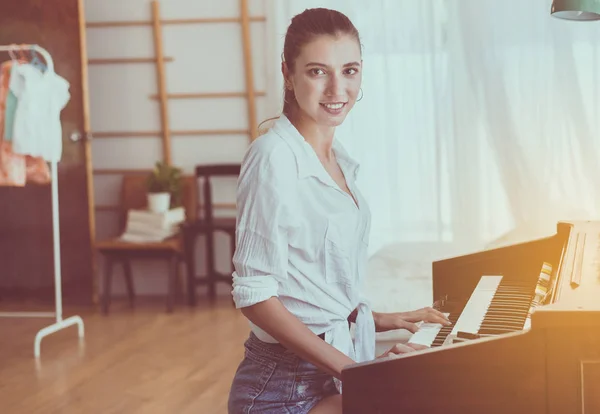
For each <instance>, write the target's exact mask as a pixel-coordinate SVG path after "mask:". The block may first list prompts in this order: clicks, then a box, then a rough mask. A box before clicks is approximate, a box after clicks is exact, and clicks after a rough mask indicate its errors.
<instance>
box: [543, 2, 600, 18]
mask: <svg viewBox="0 0 600 414" xmlns="http://www.w3.org/2000/svg"><path fill="white" fill-rule="evenodd" d="M550 13H551V14H552V16H554V17H558V18H559V19H566V20H580V21H581V20H583V21H585V20H600V0H554V1H553V2H552V9H551V11H550Z"/></svg>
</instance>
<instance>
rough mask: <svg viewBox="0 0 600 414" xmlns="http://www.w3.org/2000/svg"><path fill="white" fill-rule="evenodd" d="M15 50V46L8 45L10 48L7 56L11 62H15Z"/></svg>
mask: <svg viewBox="0 0 600 414" xmlns="http://www.w3.org/2000/svg"><path fill="white" fill-rule="evenodd" d="M15 49H16V45H10V48H9V49H8V56H10V59H11V60H13V61H16V60H17V57H16V56H15V53H14V51H15Z"/></svg>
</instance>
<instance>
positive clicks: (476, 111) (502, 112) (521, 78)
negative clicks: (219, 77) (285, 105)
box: [267, 0, 600, 260]
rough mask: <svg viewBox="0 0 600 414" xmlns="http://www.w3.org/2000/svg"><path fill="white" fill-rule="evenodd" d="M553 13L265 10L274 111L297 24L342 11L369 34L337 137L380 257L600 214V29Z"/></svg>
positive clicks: (460, 249)
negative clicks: (290, 30) (358, 91)
mask: <svg viewBox="0 0 600 414" xmlns="http://www.w3.org/2000/svg"><path fill="white" fill-rule="evenodd" d="M550 3H551V0H527V1H523V0H503V1H497V0H445V1H444V0H370V1H366V0H338V1H334V0H330V1H309V0H274V1H269V2H268V4H269V13H270V15H269V22H270V27H269V31H268V35H267V37H268V39H269V42H270V51H271V53H270V54H269V59H270V62H269V68H270V70H271V72H270V73H269V89H268V98H269V114H270V115H277V114H279V113H280V110H281V104H282V91H283V88H282V85H283V80H282V78H281V74H280V63H281V53H282V51H283V40H284V35H285V30H286V28H287V26H288V24H289V22H290V19H291V17H292V16H293V15H295V14H297V13H299V12H301V11H303V10H304V9H306V8H311V7H328V8H333V9H337V10H340V11H342V12H344V13H345V14H347V15H348V16H349V17H350V19H351V20H352V21H353V22H354V23H355V25H356V26H357V28H358V30H359V32H360V34H361V37H362V39H361V40H362V44H363V47H364V48H363V61H364V69H363V92H364V97H363V99H362V100H361V101H360V102H357V104H356V106H355V107H354V109H353V112H352V113H351V114H350V116H349V117H348V118H347V120H346V122H345V123H344V125H343V126H342V127H340V133H341V137H342V140H343V142H344V144H345V145H346V147H347V148H348V150H349V151H350V152H351V154H352V155H353V156H354V157H355V158H357V159H358V161H359V162H360V163H361V164H362V167H361V172H360V177H359V185H360V187H361V189H362V191H363V192H364V194H365V196H366V197H367V199H368V200H369V205H370V207H371V210H372V214H373V225H372V232H371V253H373V252H376V251H377V250H379V249H381V248H384V247H388V248H393V249H395V251H396V252H397V253H398V255H402V254H405V255H407V256H410V257H411V258H415V257H423V258H424V259H425V260H428V259H431V258H432V256H433V257H439V256H448V255H456V254H461V253H465V252H471V251H476V250H480V249H483V248H485V247H486V246H487V247H489V246H490V244H491V243H494V241H495V243H500V242H503V243H513V242H516V241H520V240H529V239H532V238H537V237H541V236H545V235H549V234H552V233H554V232H555V229H556V223H557V222H558V221H560V220H571V219H597V218H598V217H599V216H600V165H599V162H598V155H597V154H598V151H599V149H600V148H599V147H600V134H599V132H600V119H599V118H600V104H599V102H600V87H599V86H598V80H599V78H600V72H599V71H600V57H599V56H600V42H598V39H600V22H597V23H581V22H567V21H562V20H558V19H556V18H553V17H551V16H550V14H549V11H550ZM597 183H598V184H597Z"/></svg>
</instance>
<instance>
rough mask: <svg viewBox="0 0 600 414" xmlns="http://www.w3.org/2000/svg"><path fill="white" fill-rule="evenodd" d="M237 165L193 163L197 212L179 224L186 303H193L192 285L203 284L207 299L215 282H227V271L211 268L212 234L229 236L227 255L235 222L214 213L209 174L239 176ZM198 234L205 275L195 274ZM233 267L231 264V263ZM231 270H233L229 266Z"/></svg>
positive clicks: (193, 288) (212, 291)
mask: <svg viewBox="0 0 600 414" xmlns="http://www.w3.org/2000/svg"><path fill="white" fill-rule="evenodd" d="M240 169H241V165H239V164H217V165H199V166H196V181H197V185H198V188H201V189H202V191H198V194H201V197H200V199H199V200H198V203H197V204H196V206H197V208H199V211H198V214H196V220H195V221H193V222H186V223H185V224H184V225H183V226H182V234H183V238H184V249H185V253H184V254H185V260H186V267H187V272H188V282H187V285H188V289H187V292H188V303H189V305H190V306H194V305H195V304H196V286H199V285H201V286H202V285H207V286H208V296H209V298H210V300H211V301H214V300H215V298H216V284H217V282H224V283H227V284H228V285H229V286H231V273H228V274H223V273H219V272H217V270H216V268H215V245H214V235H215V233H217V232H223V233H225V234H227V235H229V237H230V246H231V257H232V258H233V253H234V252H235V247H236V240H235V225H236V218H235V216H234V217H222V218H221V217H214V215H213V202H212V183H211V179H212V178H213V177H228V176H229V177H239V175H240ZM200 234H203V235H205V236H206V267H207V274H206V275H205V277H199V276H198V275H197V274H196V261H195V257H194V255H195V247H196V240H197V238H198V236H199V235H200ZM232 267H233V266H232ZM232 272H233V270H232Z"/></svg>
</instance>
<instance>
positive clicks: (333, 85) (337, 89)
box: [325, 75, 344, 97]
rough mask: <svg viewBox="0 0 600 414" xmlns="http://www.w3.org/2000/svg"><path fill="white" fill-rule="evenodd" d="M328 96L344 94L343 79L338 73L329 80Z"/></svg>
mask: <svg viewBox="0 0 600 414" xmlns="http://www.w3.org/2000/svg"><path fill="white" fill-rule="evenodd" d="M325 92H326V94H327V96H336V97H338V96H340V97H341V96H342V95H343V94H344V88H343V81H342V80H341V79H339V77H338V76H337V75H332V76H331V77H330V78H329V81H328V82H327V89H326V91H325Z"/></svg>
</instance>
